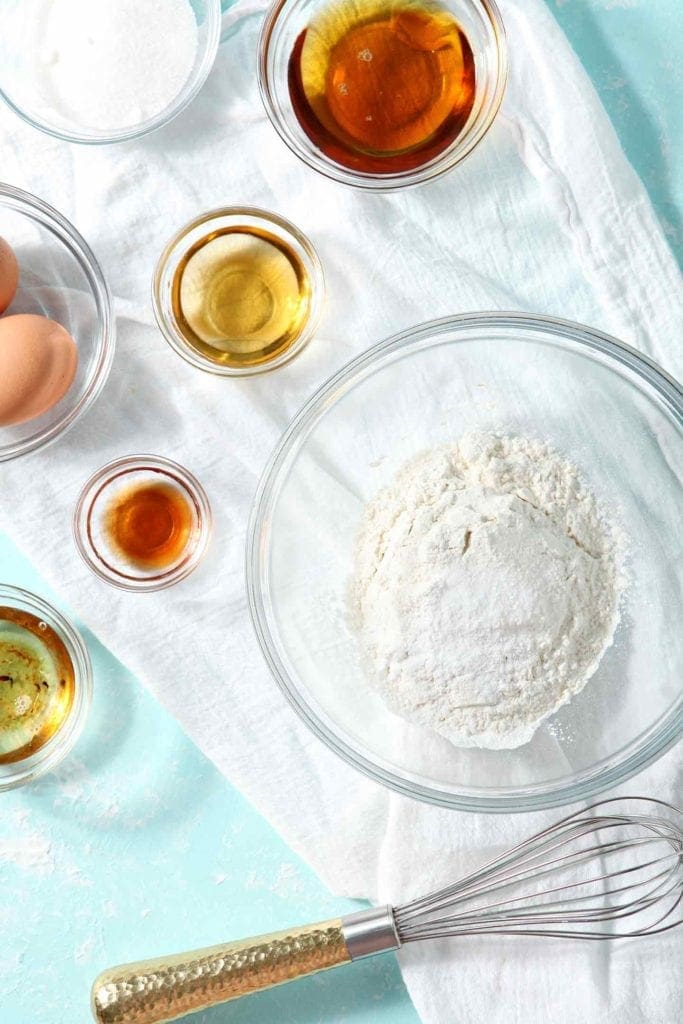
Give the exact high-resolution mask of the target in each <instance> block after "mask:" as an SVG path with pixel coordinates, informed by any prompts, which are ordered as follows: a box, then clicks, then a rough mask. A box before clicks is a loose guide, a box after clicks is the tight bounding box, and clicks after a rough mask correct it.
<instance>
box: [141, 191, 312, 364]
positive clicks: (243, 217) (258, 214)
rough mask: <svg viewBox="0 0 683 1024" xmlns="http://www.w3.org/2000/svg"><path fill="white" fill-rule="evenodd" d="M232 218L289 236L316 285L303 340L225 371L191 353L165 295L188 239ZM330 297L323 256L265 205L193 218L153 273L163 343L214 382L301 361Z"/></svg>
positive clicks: (170, 242)
mask: <svg viewBox="0 0 683 1024" xmlns="http://www.w3.org/2000/svg"><path fill="white" fill-rule="evenodd" d="M230 218H234V219H235V221H236V224H235V227H236V228H239V226H240V222H241V221H243V222H245V225H246V222H247V221H249V220H252V221H257V222H258V223H259V224H260V226H261V227H263V228H265V229H270V231H271V233H274V234H276V235H280V236H284V237H285V239H286V238H287V236H289V237H290V238H291V239H293V240H294V242H295V244H296V245H298V246H299V247H300V248H301V250H302V252H303V254H304V257H305V261H307V266H306V270H307V272H308V274H309V276H310V280H311V304H310V309H309V312H308V318H307V319H306V321H305V323H304V325H303V327H302V330H301V333H300V334H299V336H298V337H297V338H296V339H295V341H294V342H293V343H292V344H291V345H290V346H289V348H286V349H285V350H284V351H283V352H281V353H280V354H279V355H278V356H275V357H274V358H273V359H271V360H269V361H267V362H264V363H256V364H254V365H251V366H250V365H247V366H226V365H222V364H220V363H213V362H212V361H211V360H210V359H209V358H208V356H204V355H202V353H201V352H199V351H197V350H196V349H194V348H192V346H191V345H190V344H189V342H187V341H186V340H185V339H184V338H183V336H182V334H181V332H180V330H179V329H178V328H177V326H176V324H175V322H174V318H173V315H172V311H169V310H168V309H167V308H166V303H165V301H164V295H163V291H162V286H163V281H164V275H165V274H166V271H167V268H168V266H169V264H170V262H171V260H172V259H173V257H174V254H175V250H176V249H177V247H178V246H179V245H180V244H181V242H182V241H183V239H185V238H187V236H188V235H190V234H192V232H193V231H195V230H196V229H197V228H199V227H202V226H205V227H206V230H207V232H208V231H209V230H210V225H211V224H212V223H213V222H214V221H220V220H224V219H230ZM246 226H248V225H246ZM325 297H326V283H325V271H324V268H323V265H322V262H321V259H320V256H319V254H318V250H317V249H316V247H315V246H314V244H313V242H312V241H311V240H310V238H309V237H308V235H306V234H304V232H303V231H302V230H301V229H300V228H298V227H297V226H296V224H293V223H292V221H290V220H287V218H286V217H282V216H280V214H278V213H274V212H273V211H272V210H266V209H264V208H262V207H260V206H219V207H217V208H216V209H212V210H207V211H206V212H205V213H201V214H198V215H197V216H196V217H193V218H192V220H190V221H188V222H187V223H186V224H183V226H182V227H180V228H179V229H178V230H177V231H176V232H175V233H174V234H173V235H172V236H171V238H169V240H168V241H167V242H166V245H165V246H164V248H163V250H162V251H161V254H160V256H159V258H158V260H157V262H156V265H155V267H154V272H153V274H152V309H153V311H154V318H155V320H156V322H157V327H158V328H159V330H160V331H161V333H162V335H163V337H164V339H165V340H166V341H167V342H168V344H169V345H170V346H171V348H172V349H173V351H174V352H175V353H176V355H179V356H180V358H181V359H184V360H185V362H186V363H189V365H190V366H193V367H194V368H195V369H196V370H202V371H203V372H204V373H211V374H213V375H214V376H215V377H225V378H239V377H256V376H259V375H260V374H264V373H271V372H272V371H273V370H279V369H280V368H281V367H282V366H285V365H286V364H287V363H289V362H291V360H292V359H294V358H296V356H298V355H299V353H300V352H302V351H303V350H304V349H305V348H306V346H307V345H308V344H309V343H310V342H311V341H312V340H313V338H314V337H315V334H316V332H317V330H318V328H319V326H320V321H321V319H322V315H323V311H324V307H325Z"/></svg>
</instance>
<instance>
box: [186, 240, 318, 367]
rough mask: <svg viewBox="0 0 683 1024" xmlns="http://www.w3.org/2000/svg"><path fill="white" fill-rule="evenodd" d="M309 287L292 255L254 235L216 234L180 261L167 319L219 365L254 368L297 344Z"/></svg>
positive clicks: (282, 246) (305, 316) (306, 310)
mask: <svg viewBox="0 0 683 1024" xmlns="http://www.w3.org/2000/svg"><path fill="white" fill-rule="evenodd" d="M310 302H311V286H310V281H309V278H308V275H307V273H306V270H305V268H304V266H303V264H302V262H301V260H300V259H299V257H298V256H297V255H296V253H295V252H294V251H293V250H291V249H290V248H289V247H287V246H286V245H285V244H284V243H283V242H282V241H281V240H280V239H279V238H276V237H275V236H274V235H271V234H269V233H268V232H266V231H262V230H260V229H256V228H251V227H249V228H247V227H239V228H227V229H223V230H221V231H214V232H212V233H211V234H209V235H207V236H206V237H204V238H202V239H201V240H200V241H198V242H196V243H195V244H194V245H193V246H192V247H191V248H190V249H189V250H188V251H187V253H186V254H185V256H184V257H183V259H182V260H181V261H180V263H179V265H178V268H177V270H176V273H175V276H174V280H173V287H172V305H173V315H174V317H175V320H176V323H177V325H178V327H179V329H180V331H181V332H182V334H183V336H184V338H185V340H186V341H187V342H188V344H189V345H191V346H192V347H193V348H194V349H196V351H197V352H199V353H201V355H203V356H204V357H205V358H208V359H210V360H211V361H212V362H214V363H216V364H217V365H223V366H234V367H249V366H258V365H261V364H263V363H266V362H269V361H271V360H273V359H276V358H278V357H279V356H280V355H282V353H284V352H286V351H287V349H289V348H291V346H292V345H293V344H294V343H295V342H296V340H297V339H298V338H299V337H300V335H301V332H302V330H303V328H304V326H305V324H306V320H307V319H308V314H309V310H310Z"/></svg>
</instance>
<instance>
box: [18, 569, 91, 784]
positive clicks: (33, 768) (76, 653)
mask: <svg viewBox="0 0 683 1024" xmlns="http://www.w3.org/2000/svg"><path fill="white" fill-rule="evenodd" d="M0 606H3V607H10V608H17V609H19V610H20V611H23V612H28V613H29V614H30V615H35V616H36V617H37V618H39V619H41V621H43V622H45V623H47V625H48V626H49V627H50V628H51V629H52V630H53V631H54V632H55V633H56V634H57V636H58V637H59V639H60V640H61V641H62V643H63V644H64V646H65V647H66V650H67V653H68V655H69V658H70V659H71V663H72V666H73V672H74V696H73V702H72V704H71V708H70V709H69V712H68V715H67V717H66V718H65V719H64V721H63V722H62V724H61V726H60V727H59V729H58V730H57V732H56V733H55V734H54V735H53V736H52V737H51V738H50V739H49V740H48V741H47V743H45V744H44V745H43V746H42V747H40V749H39V750H37V751H36V752H35V753H34V754H31V755H30V756H29V757H24V758H22V759H21V760H20V761H13V762H11V763H10V764H0V792H2V791H3V790H6V789H14V788H15V786H22V785H23V784H24V783H26V782H31V781H32V780H33V779H37V778H38V776H39V775H43V774H44V773H45V772H47V771H50V770H51V769H52V768H54V767H55V766H56V765H58V764H59V762H60V761H62V760H63V758H65V757H66V755H67V754H68V753H69V751H70V750H71V749H72V747H73V746H74V744H75V743H76V740H77V739H78V737H79V736H80V734H81V732H82V730H83V726H84V724H85V720H86V718H87V716H88V711H89V709H90V704H91V701H92V667H91V664H90V656H89V654H88V650H87V648H86V646H85V643H84V642H83V638H82V637H81V635H80V633H79V632H78V630H77V629H76V627H75V626H74V625H73V623H71V622H70V621H69V620H68V619H67V618H66V617H65V616H64V615H62V614H61V612H58V611H57V609H56V608H53V607H52V605H50V604H48V603H47V601H44V600H43V599H42V598H40V597H38V596H37V595H36V594H31V593H29V592H28V591H27V590H21V589H20V588H19V587H11V586H7V585H4V584H1V585H0Z"/></svg>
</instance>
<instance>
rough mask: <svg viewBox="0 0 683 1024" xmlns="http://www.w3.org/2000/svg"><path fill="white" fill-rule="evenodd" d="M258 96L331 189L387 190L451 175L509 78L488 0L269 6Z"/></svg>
mask: <svg viewBox="0 0 683 1024" xmlns="http://www.w3.org/2000/svg"><path fill="white" fill-rule="evenodd" d="M258 76H259V88H260V91H261V97H262V100H263V103H264V105H265V108H266V112H267V114H268V116H269V118H270V120H271V122H272V123H273V125H274V127H275V128H276V130H277V131H278V133H279V134H280V136H281V138H282V139H283V140H284V142H285V143H286V144H287V145H288V146H289V148H290V149H291V150H292V151H293V152H294V153H295V154H296V155H297V156H298V157H299V158H300V159H301V160H303V161H304V162H305V163H306V164H308V165H309V167H312V168H313V169H314V170H316V171H319V172H320V173H321V174H324V175H325V176H326V177H328V178H332V179H333V180H335V181H339V182H342V183H345V184H347V185H351V186H354V187H356V188H360V189H365V190H368V191H374V192H388V191H392V190H394V189H400V188H406V187H408V186H410V185H417V184H420V183H421V182H425V181H429V180H431V179H433V178H436V177H438V176H439V175H441V174H444V173H445V172H446V171H448V170H450V169H451V168H453V167H455V165H456V164H458V163H459V162H460V161H461V160H463V159H464V158H465V157H466V156H467V155H468V154H469V153H471V152H472V150H473V149H474V147H475V146H477V145H478V143H479V142H480V141H481V140H482V139H483V137H484V136H485V134H486V133H487V131H488V130H489V128H490V127H491V125H492V124H493V121H494V119H495V116H496V114H497V112H498V109H499V107H500V104H501V102H502V99H503V93H504V91H505V84H506V80H507V47H506V41H505V30H504V27H503V22H502V19H501V16H500V12H499V11H498V8H497V6H496V4H495V2H494V0H351V2H350V3H345V2H343V0H276V2H275V3H274V4H273V5H272V6H271V7H270V9H269V10H268V12H267V14H266V18H265V21H264V24H263V28H262V31H261V37H260V40H259V62H258Z"/></svg>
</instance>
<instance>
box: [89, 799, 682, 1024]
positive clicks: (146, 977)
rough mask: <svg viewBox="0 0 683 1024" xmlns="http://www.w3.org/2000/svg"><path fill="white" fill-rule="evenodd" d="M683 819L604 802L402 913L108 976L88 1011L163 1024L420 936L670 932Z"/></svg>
mask: <svg viewBox="0 0 683 1024" xmlns="http://www.w3.org/2000/svg"><path fill="white" fill-rule="evenodd" d="M632 804H636V805H637V807H638V811H637V812H636V813H631V812H630V811H629V810H627V808H628V807H629V806H630V805H632ZM682 819H683V815H682V814H681V812H680V811H679V810H678V809H677V808H675V807H672V806H671V805H670V804H666V803H663V802H662V801H660V800H650V799H647V798H645V797H629V798H621V799H613V800H603V801H601V802H599V803H596V804H593V805H592V806H589V807H587V808H586V809H585V810H581V811H577V812H576V813H574V814H570V815H569V816H568V817H566V818H563V819H562V820H561V821H558V822H557V823H556V824H554V825H551V826H550V827H549V828H546V829H543V830H542V831H541V832H538V833H536V835H534V836H531V838H529V839H527V840H526V841H525V842H523V843H520V844H519V846H516V847H514V848H513V849H511V850H508V851H507V852H506V853H504V854H502V855H501V856H500V857H496V858H494V860H492V861H489V862H488V863H487V864H485V865H484V866H483V867H480V868H478V869H477V870H476V871H473V872H471V874H469V875H466V876H465V877H464V878H460V879H459V880H458V881H457V882H454V883H453V884H452V885H448V886H446V887H445V888H443V889H438V890H437V891H436V892H432V893H430V894H429V895H427V896H422V897H420V898H419V899H416V900H413V901H412V902H410V903H406V904H404V905H402V906H397V907H390V906H386V907H377V908H373V909H371V910H364V911H360V912H359V913H356V914H348V915H347V916H345V917H342V918H337V919H335V920H331V921H323V922H321V923H319V924H315V925H308V926H305V927H301V928H293V929H289V930H288V931H282V932H275V933H272V934H270V935H263V936H259V937H258V938H253V939H246V940H242V941H239V942H231V943H228V944H227V945H222V946H213V947H210V948H208V949H202V950H198V951H196V952H194V953H185V954H181V955H178V956H170V957H164V958H161V959H157V960H147V961H144V962H141V963H135V964H127V965H124V966H122V967H117V968H114V969H113V970H111V971H106V972H105V973H104V974H101V975H100V976H99V978H98V979H97V980H96V982H95V984H94V986H93V992H92V1009H93V1014H94V1016H95V1019H96V1020H97V1021H98V1024H163V1022H165V1021H170V1020H174V1019H175V1018H176V1017H180V1016H183V1015H184V1014H187V1013H191V1012H192V1011H194V1010H200V1009H204V1008H206V1007H208V1006H212V1005H214V1004H216V1003H221V1002H226V1001H227V1000H229V999H236V998H237V997H238V996H242V995H247V994H248V993H251V992H256V991H257V990H259V989H263V988H270V987H271V986H273V985H279V984H282V983H283V982H285V981H291V980H293V979H294V978H300V977H303V976H304V975H307V974H313V973H315V972H316V971H320V970H325V969H326V968H329V967H336V966H337V965H339V964H343V963H349V962H350V961H353V960H358V959H361V958H362V957H366V956H371V955H373V954H375V953H381V952H384V951H386V950H391V949H398V948H399V946H401V945H402V944H403V943H406V942H417V941H421V940H422V939H432V938H442V937H447V936H465V935H543V936H551V937H553V938H574V939H618V938H626V937H634V936H641V935H652V934H655V933H657V932H663V931H667V930H668V929H670V928H674V927H675V926H676V925H678V924H681V923H682V921H683V917H682V916H680V913H679V914H676V910H677V908H678V907H679V906H680V904H681V902H682V901H683V830H682V828H681V825H682V823H683V821H682Z"/></svg>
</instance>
